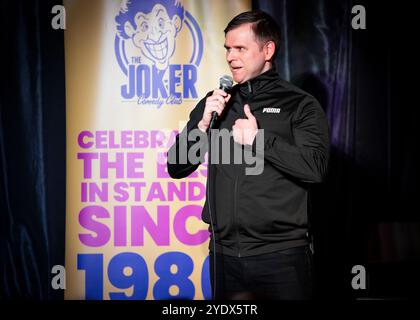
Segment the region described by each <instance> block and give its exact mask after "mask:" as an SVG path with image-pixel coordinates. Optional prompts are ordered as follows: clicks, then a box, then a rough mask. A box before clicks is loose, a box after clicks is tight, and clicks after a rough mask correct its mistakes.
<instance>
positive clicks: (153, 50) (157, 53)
mask: <svg viewBox="0 0 420 320" xmlns="http://www.w3.org/2000/svg"><path fill="white" fill-rule="evenodd" d="M144 45H145V46H146V49H147V51H149V53H150V55H151V56H152V57H153V58H155V59H157V60H162V59H164V58H165V57H166V55H167V54H168V38H165V39H164V40H162V41H161V42H153V41H152V42H145V43H144Z"/></svg>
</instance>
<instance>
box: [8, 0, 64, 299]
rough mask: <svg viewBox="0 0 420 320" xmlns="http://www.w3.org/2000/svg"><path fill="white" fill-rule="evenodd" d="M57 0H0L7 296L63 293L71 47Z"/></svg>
mask: <svg viewBox="0 0 420 320" xmlns="http://www.w3.org/2000/svg"><path fill="white" fill-rule="evenodd" d="M55 4H61V2H59V1H40V0H38V1H30V2H29V1H2V2H1V4H0V6H1V9H0V11H1V29H2V33H1V43H2V44H7V45H5V46H4V47H3V48H2V49H3V50H2V51H3V54H2V62H1V63H2V77H1V105H0V106H1V110H0V121H1V127H0V152H1V160H0V161H1V171H2V174H1V177H2V178H1V191H2V192H1V208H2V209H1V225H2V229H1V283H2V288H3V290H2V292H1V294H2V295H4V298H14V297H19V298H29V299H54V298H60V297H62V294H63V293H62V292H60V291H55V290H53V289H52V288H51V278H52V275H51V269H52V267H53V266H54V265H55V264H64V217H65V211H64V204H65V184H64V182H65V97H64V50H63V31H62V30H61V31H59V30H54V29H52V28H51V24H50V21H51V19H52V15H51V8H52V7H53V6H54V5H55ZM47 52H48V53H47ZM51 55H54V56H55V57H54V58H52V57H51Z"/></svg>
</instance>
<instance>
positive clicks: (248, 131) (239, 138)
mask: <svg viewBox="0 0 420 320" xmlns="http://www.w3.org/2000/svg"><path fill="white" fill-rule="evenodd" d="M244 112H245V115H246V117H247V119H238V120H236V121H235V124H234V125H233V126H232V134H233V140H234V141H235V142H236V143H239V144H247V145H252V143H253V142H254V139H255V136H256V135H257V132H258V125H257V119H255V117H254V115H253V114H252V113H251V110H250V108H249V105H247V104H246V105H244Z"/></svg>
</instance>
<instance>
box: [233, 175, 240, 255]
mask: <svg viewBox="0 0 420 320" xmlns="http://www.w3.org/2000/svg"><path fill="white" fill-rule="evenodd" d="M237 193H238V177H237V176H236V177H235V190H234V195H233V221H234V224H235V232H236V246H237V248H238V258H240V257H241V249H240V242H239V229H238V223H237V222H236V211H237V210H236V208H237V205H236V201H237V199H238V197H237Z"/></svg>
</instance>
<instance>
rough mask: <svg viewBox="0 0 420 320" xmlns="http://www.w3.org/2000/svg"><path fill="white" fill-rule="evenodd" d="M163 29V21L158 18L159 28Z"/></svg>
mask: <svg viewBox="0 0 420 320" xmlns="http://www.w3.org/2000/svg"><path fill="white" fill-rule="evenodd" d="M164 27H165V20H163V19H162V18H159V28H161V29H163V28H164Z"/></svg>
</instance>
